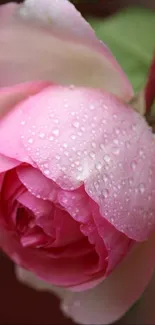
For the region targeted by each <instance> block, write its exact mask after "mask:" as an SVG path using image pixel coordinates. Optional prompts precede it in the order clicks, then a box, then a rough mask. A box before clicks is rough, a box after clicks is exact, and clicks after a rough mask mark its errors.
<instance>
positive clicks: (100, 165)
mask: <svg viewBox="0 0 155 325" xmlns="http://www.w3.org/2000/svg"><path fill="white" fill-rule="evenodd" d="M95 167H96V169H97V170H101V169H102V164H101V163H100V162H98V163H97V164H96V165H95Z"/></svg>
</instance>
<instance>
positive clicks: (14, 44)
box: [0, 1, 133, 100]
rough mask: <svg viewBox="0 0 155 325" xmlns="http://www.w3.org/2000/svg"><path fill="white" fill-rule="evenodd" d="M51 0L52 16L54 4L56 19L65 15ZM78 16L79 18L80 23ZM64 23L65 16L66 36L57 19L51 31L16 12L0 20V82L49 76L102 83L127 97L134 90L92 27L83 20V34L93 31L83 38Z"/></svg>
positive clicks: (56, 79)
mask: <svg viewBox="0 0 155 325" xmlns="http://www.w3.org/2000/svg"><path fill="white" fill-rule="evenodd" d="M64 2H65V1H64ZM50 3H51V4H52V3H53V2H52V1H51V2H50ZM54 3H55V7H53V10H52V8H51V10H50V12H53V16H54V8H55V15H56V11H57V12H58V20H57V19H56V22H57V21H60V19H62V17H63V18H64V17H65V15H64V14H63V16H62V15H61V12H59V9H58V8H59V7H57V6H56V2H55V1H54ZM62 4H63V6H64V7H65V12H66V10H68V9H69V11H68V15H72V13H71V12H72V11H73V13H74V17H76V20H77V19H79V18H77V16H78V14H77V13H76V11H75V9H74V8H73V7H72V6H71V4H69V3H66V4H65V3H63V1H62ZM58 6H59V3H58ZM66 6H67V7H66ZM70 6H71V7H70ZM37 10H38V11H39V7H38V9H37ZM61 10H62V9H60V11H61ZM73 20H74V18H72V21H73ZM81 20H82V19H81V18H80V19H79V24H81ZM62 22H63V19H62ZM66 24H67V23H66V20H64V22H63V23H62V29H63V27H65V26H66V27H65V28H64V31H65V30H66V28H67V30H66V33H65V34H67V36H66V37H65V35H64V33H62V34H61V32H60V28H58V29H57V28H56V26H57V23H56V26H55V24H54V26H55V27H54V30H53V32H52V28H50V29H49V28H48V27H46V26H45V27H44V28H41V26H38V24H35V22H34V20H33V19H32V21H30V20H29V21H28V22H27V20H25V19H21V18H20V16H19V15H18V14H17V15H14V16H13V17H12V19H10V22H9V23H7V24H3V22H0V42H2V43H3V46H2V47H1V52H0V70H1V76H0V85H1V86H2V85H4V86H6V85H12V84H15V83H20V82H24V81H29V80H49V81H54V82H57V83H60V84H75V85H82V86H87V87H95V88H96V87H100V88H102V87H103V88H104V89H105V90H108V91H110V92H112V93H114V94H117V95H118V96H120V97H121V98H123V99H124V100H129V99H130V98H131V96H132V94H133V92H132V87H131V85H130V84H129V82H128V80H127V78H126V76H125V75H124V73H123V72H122V70H121V69H120V67H119V66H118V64H117V63H116V61H115V59H114V58H113V57H112V55H111V53H110V52H109V51H108V50H107V48H106V47H104V46H103V45H101V44H100V42H98V41H97V39H96V37H95V35H94V33H93V31H92V30H91V28H90V27H89V26H88V25H87V24H86V23H84V22H83V20H82V26H83V25H84V26H87V27H84V30H86V35H85V38H86V37H87V35H88V34H89V35H90V36H91V35H92V36H91V37H90V41H89V42H86V41H85V38H84V40H83V41H82V40H81V37H78V36H77V37H76V36H75V35H74V32H73V33H72V32H71V33H69V35H68V28H69V27H68V25H66ZM58 25H59V23H58ZM72 34H73V35H72ZM75 34H78V33H75ZM84 34H85V32H84ZM80 35H81V32H80ZM72 36H73V37H72ZM74 36H75V37H74ZM87 38H88V37H87ZM28 49H29V50H28Z"/></svg>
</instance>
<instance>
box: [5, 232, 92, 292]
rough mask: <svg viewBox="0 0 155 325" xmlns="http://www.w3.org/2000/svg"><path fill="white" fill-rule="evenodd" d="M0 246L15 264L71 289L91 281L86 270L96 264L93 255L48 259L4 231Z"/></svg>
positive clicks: (45, 255)
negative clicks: (80, 283)
mask: <svg viewBox="0 0 155 325" xmlns="http://www.w3.org/2000/svg"><path fill="white" fill-rule="evenodd" d="M0 246H1V247H2V249H3V251H4V252H5V253H6V254H7V255H8V256H10V258H11V259H12V260H13V261H14V262H15V263H17V264H18V265H20V266H22V267H24V268H26V269H28V270H29V271H32V272H34V273H35V274H36V275H37V276H39V278H42V279H43V280H45V281H48V282H50V283H52V284H54V285H59V286H63V287H72V286H74V285H77V284H79V281H81V282H83V283H85V282H86V283H87V281H88V282H89V280H90V279H92V275H89V274H88V270H89V268H90V266H91V265H92V263H94V262H96V260H95V255H94V254H95V253H94V254H93V253H88V254H86V255H85V256H74V257H72V259H70V258H67V257H66V258H52V257H51V258H50V255H49V254H48V253H47V254H45V252H44V251H43V252H41V251H40V250H39V249H32V248H29V247H23V246H22V245H21V244H20V242H19V241H17V237H16V235H14V234H13V233H12V232H10V233H9V232H8V231H7V232H6V231H5V229H3V230H2V231H1V233H0ZM71 261H72V262H71ZM60 270H63V272H60Z"/></svg>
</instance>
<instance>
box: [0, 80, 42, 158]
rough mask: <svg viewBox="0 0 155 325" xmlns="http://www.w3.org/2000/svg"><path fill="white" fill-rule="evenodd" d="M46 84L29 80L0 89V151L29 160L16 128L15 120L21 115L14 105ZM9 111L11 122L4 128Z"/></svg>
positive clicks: (19, 118) (9, 155)
mask: <svg viewBox="0 0 155 325" xmlns="http://www.w3.org/2000/svg"><path fill="white" fill-rule="evenodd" d="M46 85H47V83H43V82H36V83H31V82H29V83H24V84H21V85H20V84H19V85H16V86H13V87H6V88H1V89H0V117H3V119H1V121H0V128H1V138H0V153H2V154H4V155H5V156H8V157H10V158H14V159H17V160H20V161H25V162H31V161H30V159H29V158H28V156H27V154H26V152H25V150H24V149H23V148H22V146H21V139H20V137H19V131H18V130H17V128H16V123H18V122H17V121H20V120H21V117H20V112H19V111H18V112H15V107H16V105H17V104H18V103H20V102H22V101H24V100H25V99H27V98H28V97H30V96H32V95H34V94H36V93H37V92H39V91H40V90H42V89H44V87H45V86H46ZM9 112H10V114H11V117H12V119H11V121H10V122H11V123H10V124H9V125H8V124H7V128H6V124H5V123H6V121H7V119H9V120H10V117H9V114H8V115H7V113H9ZM4 115H7V116H6V117H5V118H6V120H5V118H4ZM21 123H22V121H21ZM10 133H11V135H13V137H14V144H13V143H12V142H11V141H10ZM4 139H5V141H4ZM6 143H7V146H6ZM3 160H4V158H3Z"/></svg>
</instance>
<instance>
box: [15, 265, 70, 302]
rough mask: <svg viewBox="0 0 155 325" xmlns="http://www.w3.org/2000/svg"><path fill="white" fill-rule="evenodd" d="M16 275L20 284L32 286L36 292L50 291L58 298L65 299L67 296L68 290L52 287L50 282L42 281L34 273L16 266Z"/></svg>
mask: <svg viewBox="0 0 155 325" xmlns="http://www.w3.org/2000/svg"><path fill="white" fill-rule="evenodd" d="M15 273H16V276H17V279H18V280H19V281H20V282H22V283H23V284H25V285H28V286H30V287H31V288H34V289H36V290H41V291H49V290H50V291H52V292H53V293H55V294H56V295H57V296H58V298H63V296H64V295H65V292H66V289H63V288H59V287H55V286H53V285H50V284H49V282H46V281H43V280H40V279H39V278H38V277H37V276H36V275H35V274H34V273H32V272H29V271H27V270H25V269H23V268H22V267H20V266H15Z"/></svg>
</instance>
